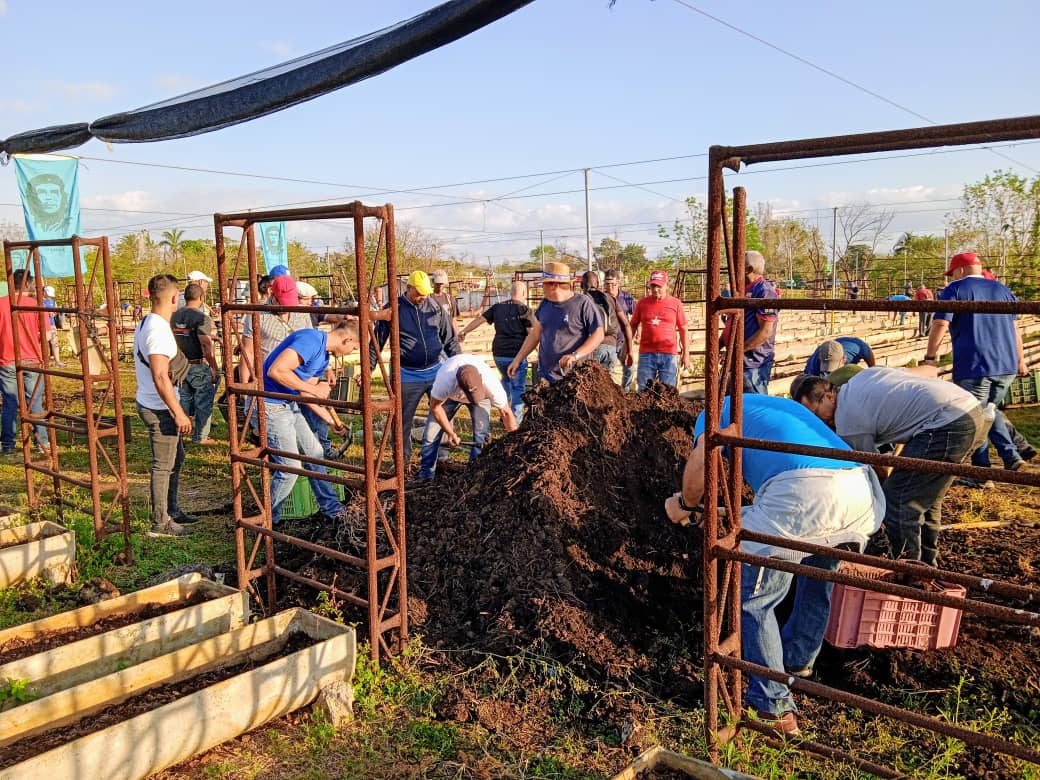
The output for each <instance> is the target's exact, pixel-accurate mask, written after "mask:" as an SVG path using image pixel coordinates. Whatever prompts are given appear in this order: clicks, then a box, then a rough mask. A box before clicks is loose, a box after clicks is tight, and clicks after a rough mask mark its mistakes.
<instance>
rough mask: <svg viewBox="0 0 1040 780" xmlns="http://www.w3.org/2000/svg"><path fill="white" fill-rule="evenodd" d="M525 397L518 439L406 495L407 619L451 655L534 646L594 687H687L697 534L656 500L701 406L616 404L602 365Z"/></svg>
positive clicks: (695, 627) (617, 393) (671, 481)
mask: <svg viewBox="0 0 1040 780" xmlns="http://www.w3.org/2000/svg"><path fill="white" fill-rule="evenodd" d="M527 402H528V406H527V411H526V413H525V415H526V416H525V418H524V422H523V425H522V426H521V429H520V430H519V431H517V432H515V433H513V434H510V435H508V436H506V437H504V438H503V439H501V440H500V441H496V442H492V444H491V445H489V446H488V447H486V448H485V450H484V452H483V453H482V455H481V457H480V458H478V459H477V460H476V461H474V462H473V463H471V464H470V465H469V466H468V467H467V468H466V469H465V470H463V471H461V472H459V473H456V474H453V475H450V476H448V477H446V478H442V479H438V480H437V481H436V482H434V483H433V485H432V486H431V487H429V488H426V489H423V490H422V491H413V492H411V493H409V503H408V545H409V546H408V558H409V576H410V585H409V590H410V594H411V596H412V605H413V620H416V621H417V622H419V623H420V625H419V627H418V628H419V630H420V631H421V632H422V633H423V634H424V635H425V636H426V638H427V641H435V642H437V643H438V644H441V645H444V646H451V647H460V646H474V647H478V648H480V649H483V650H492V651H499V652H504V653H508V652H515V651H516V650H519V649H531V648H534V649H535V650H536V651H538V652H544V653H545V654H546V655H548V656H550V657H552V658H554V659H556V660H558V661H561V662H564V663H568V664H572V665H575V666H577V667H580V668H582V669H584V670H585V671H587V672H591V673H592V674H593V675H594V676H597V677H606V678H611V679H624V678H627V677H629V676H630V675H631V674H632V673H636V674H637V675H638V676H640V677H644V676H647V675H649V676H651V677H653V676H659V675H661V674H664V675H665V677H668V678H671V682H673V683H676V684H679V685H680V686H689V685H690V684H691V682H692V679H691V678H693V677H695V676H697V672H696V670H695V668H694V667H693V665H692V664H690V658H691V653H690V651H691V650H694V651H695V650H696V648H699V647H700V645H701V639H700V635H699V633H698V632H699V631H700V630H701V627H700V613H701V603H700V599H701V571H700V565H699V563H700V557H701V556H700V544H701V537H700V534H699V533H698V532H696V531H693V530H691V529H688V528H680V527H678V526H675V525H673V524H672V523H670V522H669V521H668V519H667V517H666V516H665V514H664V509H663V503H664V500H665V499H666V498H667V497H668V496H670V495H671V494H672V493H674V492H675V490H676V489H677V488H678V485H679V479H680V476H681V472H682V468H683V466H684V464H685V462H686V458H687V456H688V455H689V453H690V450H691V448H692V443H693V440H692V431H693V425H694V422H695V420H696V418H697V414H698V413H699V412H700V409H701V406H700V405H695V404H693V403H691V402H689V401H686V400H683V399H681V398H679V396H678V395H677V394H676V392H675V390H674V389H672V388H670V387H663V386H657V387H655V388H653V389H651V390H650V391H649V392H646V393H640V394H638V395H636V394H625V393H623V392H621V390H620V388H619V387H618V386H617V385H615V384H614V383H613V382H611V381H610V377H609V376H608V375H607V373H606V372H605V371H604V370H603V369H602V368H600V367H599V366H597V365H585V366H582V367H580V368H579V370H577V371H576V372H574V373H573V374H571V375H569V376H568V377H566V378H565V379H564V380H563V381H561V382H559V383H557V384H555V385H553V386H541V387H539V388H536V389H535V390H534V391H532V392H531V393H529V394H528V397H527ZM661 682H663V680H661ZM698 687H699V686H698Z"/></svg>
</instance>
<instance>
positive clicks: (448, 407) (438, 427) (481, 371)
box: [419, 354, 517, 481]
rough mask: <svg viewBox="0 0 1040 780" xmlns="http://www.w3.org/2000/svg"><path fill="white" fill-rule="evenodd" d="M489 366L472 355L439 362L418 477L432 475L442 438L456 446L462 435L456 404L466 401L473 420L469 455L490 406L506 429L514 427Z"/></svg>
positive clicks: (480, 440)
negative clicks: (455, 423)
mask: <svg viewBox="0 0 1040 780" xmlns="http://www.w3.org/2000/svg"><path fill="white" fill-rule="evenodd" d="M497 373H498V372H497V370H495V369H492V368H491V367H490V366H488V364H487V363H485V362H484V361H483V360H481V359H480V358H478V357H476V356H475V355H465V354H462V355H455V356H454V357H450V358H448V359H447V360H445V361H444V362H443V363H441V367H440V368H439V369H438V370H437V375H436V377H434V380H433V389H431V390H430V416H429V417H428V418H427V420H426V430H424V431H423V443H422V456H421V459H420V461H419V480H420V481H426V480H430V479H433V475H434V473H435V472H436V470H437V450H438V448H439V447H440V444H441V438H442V437H446V438H447V440H448V444H450V445H451V446H452V447H455V446H457V445H458V444H459V443H460V442H461V439H460V437H459V435H458V434H457V433H455V428H454V427H453V426H452V424H451V421H452V420H453V419H454V417H455V413H456V412H457V411H458V410H459V407H460V406H462V405H463V404H465V405H466V406H467V407H468V408H469V416H470V419H471V420H472V421H473V446H472V447H471V448H470V451H469V459H470V460H473V459H474V458H476V457H477V456H478V455H479V454H480V448H481V447H482V446H483V445H484V442H485V441H486V440H487V437H488V433H489V432H490V430H491V409H492V407H494V408H495V409H498V413H499V415H501V418H502V425H503V426H505V429H506V431H515V430H516V429H517V422H516V416H515V415H514V414H513V410H512V409H510V408H509V396H507V395H506V391H505V388H504V387H502V381H501V380H500V379H499V378H498V376H497Z"/></svg>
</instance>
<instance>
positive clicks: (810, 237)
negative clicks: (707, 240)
mask: <svg viewBox="0 0 1040 780" xmlns="http://www.w3.org/2000/svg"><path fill="white" fill-rule="evenodd" d="M754 222H755V225H756V226H757V229H758V233H759V235H760V243H761V247H762V248H761V249H759V251H760V252H762V254H764V255H765V256H766V263H767V266H766V267H767V270H771V271H772V272H773V273H774V274H775V275H776V276H777V277H780V276H782V277H783V278H785V279H795V280H803V279H816V278H818V277H819V276H821V275H822V274H823V269H824V268H825V267H826V265H827V262H826V252H825V251H824V247H823V241H822V240H821V239H820V233H819V231H818V230H817V229H816V227H815V226H813V225H811V224H810V223H808V222H806V221H805V220H800V219H794V218H793V217H782V218H777V217H775V216H774V215H773V210H772V208H771V207H770V206H769V204H763V203H760V204H758V207H757V209H756V215H755V218H754ZM749 248H750V245H749Z"/></svg>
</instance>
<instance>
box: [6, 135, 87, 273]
mask: <svg viewBox="0 0 1040 780" xmlns="http://www.w3.org/2000/svg"><path fill="white" fill-rule="evenodd" d="M14 172H15V178H16V179H17V181H18V191H19V193H20V194H21V196H22V209H23V210H24V211H25V230H26V232H27V233H28V235H29V240H30V241H44V240H47V239H51V238H71V237H72V236H74V235H78V234H79V232H80V224H79V183H78V173H79V160H78V159H76V158H75V157H58V156H53V155H43V154H41V155H15V156H14ZM40 265H41V271H42V273H43V276H45V277H49V278H53V277H60V276H72V275H73V274H74V273H75V270H74V269H73V266H72V247H41V248H40ZM84 270H86V264H85V263H84Z"/></svg>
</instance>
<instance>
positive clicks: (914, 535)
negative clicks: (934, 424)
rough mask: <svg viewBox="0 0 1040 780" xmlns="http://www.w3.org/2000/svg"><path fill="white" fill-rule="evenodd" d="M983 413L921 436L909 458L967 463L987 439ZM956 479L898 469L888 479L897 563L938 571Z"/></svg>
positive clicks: (910, 446)
mask: <svg viewBox="0 0 1040 780" xmlns="http://www.w3.org/2000/svg"><path fill="white" fill-rule="evenodd" d="M984 424H985V423H984V422H983V418H982V412H981V410H980V411H978V412H977V413H976V414H973V415H972V414H965V415H963V416H962V417H958V418H957V419H956V420H954V421H953V422H951V423H949V424H947V425H944V426H942V427H941V428H934V429H932V430H927V431H921V432H920V433H919V434H917V435H916V436H914V437H913V438H911V439H910V441H908V442H907V443H906V445H905V446H904V447H903V451H902V452H901V453H900V454H901V455H902V456H903V457H904V458H927V459H928V460H939V461H944V462H946V463H963V462H964V459H965V458H967V457H968V453H970V452H971V450H972V445H973V444H975V442H976V441H978V439H979V437H980V436H981V435H982V434H981V431H982V426H983V425H984ZM951 484H953V477H952V476H948V475H946V474H932V473H928V472H923V471H907V470H905V469H894V470H893V471H892V473H891V474H890V475H889V477H888V479H886V480H885V482H884V485H883V488H884V491H885V521H884V524H885V532H886V533H887V534H888V540H889V542H890V543H891V544H892V557H893V558H907V559H909V560H911V561H923V562H924V563H927V564H928V565H929V566H935V565H936V562H937V561H938V558H939V530H940V527H941V525H942V502H943V497H944V496H945V495H946V491H947V490H949V489H950V485H951Z"/></svg>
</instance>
